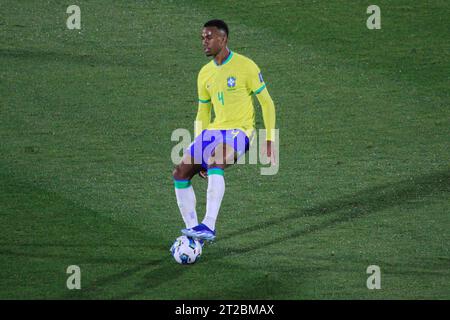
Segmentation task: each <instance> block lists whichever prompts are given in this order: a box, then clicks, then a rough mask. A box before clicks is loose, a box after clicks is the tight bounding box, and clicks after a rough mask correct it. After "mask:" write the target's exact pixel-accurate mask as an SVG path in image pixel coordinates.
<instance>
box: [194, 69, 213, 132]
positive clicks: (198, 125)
mask: <svg viewBox="0 0 450 320" xmlns="http://www.w3.org/2000/svg"><path fill="white" fill-rule="evenodd" d="M197 89H198V110H197V117H196V119H195V128H194V135H195V136H196V137H197V136H198V135H199V134H200V133H201V132H202V130H203V129H206V128H207V127H208V125H209V123H210V122H211V109H212V104H211V97H210V94H209V92H208V90H207V89H206V81H205V79H204V78H203V77H202V72H201V71H200V73H199V74H198V78H197Z"/></svg>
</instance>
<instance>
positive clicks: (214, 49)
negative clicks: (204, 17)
mask: <svg viewBox="0 0 450 320" xmlns="http://www.w3.org/2000/svg"><path fill="white" fill-rule="evenodd" d="M202 44H203V52H204V53H205V54H206V56H208V57H209V56H216V55H217V54H218V53H219V52H220V51H221V50H222V49H223V48H224V47H225V46H226V45H227V35H226V33H225V32H223V31H221V30H219V29H217V28H216V27H206V28H203V30H202Z"/></svg>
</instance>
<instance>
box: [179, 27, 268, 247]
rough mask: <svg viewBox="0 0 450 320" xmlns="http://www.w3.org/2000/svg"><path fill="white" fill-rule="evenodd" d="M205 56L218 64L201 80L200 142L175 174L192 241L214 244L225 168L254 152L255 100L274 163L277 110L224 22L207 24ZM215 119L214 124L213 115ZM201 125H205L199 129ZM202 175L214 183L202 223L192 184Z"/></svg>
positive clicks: (205, 71)
mask: <svg viewBox="0 0 450 320" xmlns="http://www.w3.org/2000/svg"><path fill="white" fill-rule="evenodd" d="M201 39H202V43H203V51H204V53H205V54H206V56H208V57H213V59H212V60H211V61H210V62H209V63H207V64H206V65H205V66H203V68H202V69H201V70H200V72H199V74H198V79H197V86H198V112H197V118H196V126H195V139H194V141H193V143H191V145H190V146H189V147H188V148H187V149H186V151H185V153H184V155H183V158H182V160H181V162H180V164H178V165H177V166H176V167H175V169H174V171H173V179H174V184H175V194H176V198H177V203H178V207H179V209H180V212H181V215H182V217H183V220H184V222H185V224H186V229H183V230H181V232H182V233H183V234H184V235H186V236H189V237H193V238H196V239H200V240H208V241H212V240H214V239H215V237H216V220H217V216H218V213H219V209H220V204H221V202H222V198H223V196H224V193H225V180H224V169H225V168H226V167H227V166H229V165H232V164H233V163H235V162H236V161H237V159H238V158H239V157H240V156H242V155H243V154H245V152H247V150H248V149H249V144H250V142H251V139H252V137H253V134H254V131H255V114H254V106H253V99H252V96H256V97H257V98H258V101H259V103H260V105H261V109H262V115H263V119H264V126H265V129H266V140H267V143H266V152H267V156H268V157H269V158H270V159H271V162H272V163H274V161H275V159H274V150H273V148H274V145H273V141H274V136H273V134H274V132H272V129H275V107H274V103H273V101H272V98H271V97H270V95H269V92H268V91H267V88H266V84H265V83H264V80H263V77H262V74H261V71H260V70H259V68H258V66H257V65H256V64H255V63H254V62H253V61H252V60H250V59H249V58H247V57H245V56H243V55H241V54H238V53H236V52H233V51H231V50H230V49H229V48H228V46H227V42H228V26H227V25H226V23H225V22H224V21H222V20H211V21H208V22H206V23H205V24H204V26H203V29H202V34H201ZM212 109H214V114H215V118H214V121H212V122H211V110H212ZM198 124H200V125H198ZM196 174H199V175H200V176H202V177H203V178H205V179H206V178H207V179H208V189H207V198H206V215H205V217H204V219H203V221H202V223H200V224H199V223H198V220H197V212H196V208H195V204H196V198H195V193H194V189H193V188H192V185H191V179H192V177H193V176H194V175H196Z"/></svg>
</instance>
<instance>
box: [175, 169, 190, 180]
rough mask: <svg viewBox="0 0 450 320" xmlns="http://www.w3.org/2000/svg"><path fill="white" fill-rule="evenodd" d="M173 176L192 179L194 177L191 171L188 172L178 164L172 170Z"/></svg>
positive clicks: (177, 178)
mask: <svg viewBox="0 0 450 320" xmlns="http://www.w3.org/2000/svg"><path fill="white" fill-rule="evenodd" d="M172 176H173V178H174V179H175V180H190V179H191V178H192V176H191V175H189V172H186V170H184V169H183V168H182V167H181V166H180V165H177V166H176V167H175V169H173V171H172Z"/></svg>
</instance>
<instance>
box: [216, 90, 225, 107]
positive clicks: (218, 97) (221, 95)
mask: <svg viewBox="0 0 450 320" xmlns="http://www.w3.org/2000/svg"><path fill="white" fill-rule="evenodd" d="M217 99H219V101H220V102H222V105H225V101H224V99H223V91H220V92H218V93H217Z"/></svg>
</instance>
